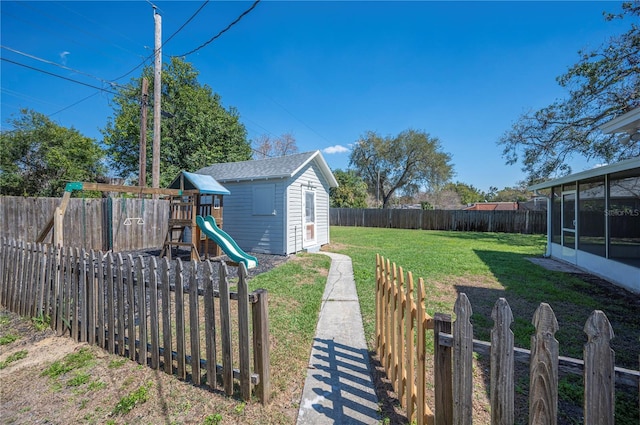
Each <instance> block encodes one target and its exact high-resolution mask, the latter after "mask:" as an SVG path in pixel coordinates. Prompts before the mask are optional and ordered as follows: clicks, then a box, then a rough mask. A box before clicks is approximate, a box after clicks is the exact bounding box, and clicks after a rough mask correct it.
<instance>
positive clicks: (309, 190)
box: [196, 151, 338, 255]
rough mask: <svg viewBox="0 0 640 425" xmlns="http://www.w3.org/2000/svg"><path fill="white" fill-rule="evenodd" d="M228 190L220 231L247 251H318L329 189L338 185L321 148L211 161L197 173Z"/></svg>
mask: <svg viewBox="0 0 640 425" xmlns="http://www.w3.org/2000/svg"><path fill="white" fill-rule="evenodd" d="M196 173H197V174H204V175H209V176H212V177H213V178H214V179H215V180H217V181H218V182H220V183H221V184H223V185H224V187H225V188H227V189H228V190H229V191H230V192H231V195H229V196H227V197H225V205H224V211H223V218H224V230H225V232H227V233H228V234H229V235H231V237H233V238H234V239H235V241H236V242H237V243H238V245H239V246H240V247H241V248H242V249H243V250H245V251H248V252H258V253H264V254H277V255H288V254H292V253H296V252H299V251H302V250H307V251H318V250H319V249H320V247H321V246H322V245H325V244H328V243H329V242H330V238H329V190H330V188H332V187H337V186H338V182H337V181H336V179H335V177H334V176H333V173H332V172H331V169H330V168H329V166H328V165H327V163H326V161H325V159H324V158H323V157H322V154H321V153H320V151H314V152H306V153H300V154H295V155H289V156H283V157H278V158H267V159H260V160H252V161H241V162H228V163H222V164H213V165H210V166H208V167H204V168H201V169H200V170H198V171H196Z"/></svg>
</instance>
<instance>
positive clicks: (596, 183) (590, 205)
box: [530, 109, 640, 293]
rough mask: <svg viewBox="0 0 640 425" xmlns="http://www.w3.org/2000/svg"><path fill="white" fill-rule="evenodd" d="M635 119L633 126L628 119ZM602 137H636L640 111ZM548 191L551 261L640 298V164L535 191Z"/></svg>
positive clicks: (624, 164)
mask: <svg viewBox="0 0 640 425" xmlns="http://www.w3.org/2000/svg"><path fill="white" fill-rule="evenodd" d="M629 116H631V117H632V118H633V117H635V122H634V121H633V120H628V119H627V120H626V121H625V120H624V119H623V118H625V117H626V118H629ZM614 121H617V122H618V123H620V124H621V126H620V127H617V128H616V127H615V126H612V125H611V124H614V122H613V121H612V122H611V123H609V124H608V125H607V126H606V128H605V126H603V128H602V129H603V131H605V132H608V133H614V132H620V131H622V132H628V133H629V134H630V136H629V137H630V138H635V137H637V136H636V134H637V131H638V130H637V129H638V127H640V109H636V110H634V111H631V112H630V113H627V114H625V115H623V116H621V117H619V119H616V120H614ZM530 189H532V190H536V191H544V192H545V194H546V195H547V196H548V199H549V201H548V202H549V206H548V209H547V211H548V212H547V253H546V254H547V256H550V257H552V258H555V259H558V260H562V261H565V262H568V263H571V264H573V265H575V266H577V267H579V268H581V269H583V270H585V271H586V272H589V273H592V274H595V275H598V276H600V277H602V278H604V279H607V280H608V281H610V282H612V283H615V284H617V285H620V286H622V287H624V288H626V289H628V290H631V291H633V292H635V293H640V158H637V157H636V158H632V159H627V160H625V161H621V162H618V163H616V164H610V165H606V166H602V167H597V168H594V169H591V170H587V171H583V172H580V173H576V174H571V175H569V176H565V177H562V178H559V179H555V180H550V181H547V182H544V183H540V184H536V185H533V186H531V187H530Z"/></svg>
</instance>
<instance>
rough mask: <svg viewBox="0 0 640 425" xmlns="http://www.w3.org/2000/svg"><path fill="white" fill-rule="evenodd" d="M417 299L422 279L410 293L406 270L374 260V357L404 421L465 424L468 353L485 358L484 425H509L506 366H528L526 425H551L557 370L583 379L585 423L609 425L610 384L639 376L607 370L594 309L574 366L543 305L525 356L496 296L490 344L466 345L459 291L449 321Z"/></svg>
mask: <svg viewBox="0 0 640 425" xmlns="http://www.w3.org/2000/svg"><path fill="white" fill-rule="evenodd" d="M425 299H426V293H425V289H424V282H423V280H422V278H421V279H419V281H418V290H417V294H415V293H414V281H413V276H412V274H411V272H409V273H407V277H406V278H405V274H404V271H403V270H402V268H401V267H397V266H396V264H395V263H390V261H389V260H388V259H385V258H384V257H382V256H380V255H377V256H376V351H377V353H378V356H379V358H380V361H381V363H382V365H383V366H384V367H385V370H386V372H387V377H388V378H389V379H390V381H391V383H392V385H393V388H394V390H395V391H396V393H397V394H398V399H399V400H400V402H401V405H402V407H404V408H405V409H406V412H407V418H408V419H409V421H410V422H413V421H416V422H417V424H438V425H439V424H451V423H456V424H471V423H472V415H473V409H472V400H473V353H474V352H478V353H482V354H485V355H487V356H489V357H490V403H491V423H492V424H513V423H514V388H515V384H514V361H519V362H524V363H528V364H529V369H530V383H529V385H530V386H529V423H531V424H553V423H557V420H558V412H557V406H558V371H559V370H562V371H564V372H568V373H577V374H582V375H583V376H584V394H585V396H584V423H585V425H595V424H613V423H614V411H615V409H614V407H615V403H614V395H615V384H616V383H617V384H624V385H629V386H631V387H635V388H636V389H637V388H638V387H639V384H640V372H639V371H636V370H629V369H625V368H620V367H615V365H614V355H615V354H614V351H613V350H612V349H611V347H610V345H609V341H610V339H611V338H612V337H613V330H612V328H611V325H610V324H609V321H608V319H607V317H606V315H605V314H604V313H603V312H602V311H599V310H595V311H594V312H593V313H592V314H591V316H590V317H589V319H588V320H587V322H586V324H585V327H584V329H585V333H586V334H587V339H588V340H587V343H586V344H585V346H584V359H583V360H580V359H573V358H569V357H562V356H559V354H558V353H559V344H558V341H557V340H556V339H555V337H554V334H555V333H556V331H557V330H558V322H557V320H556V317H555V314H554V312H553V310H552V309H551V307H550V306H549V305H548V304H546V303H541V304H540V306H539V307H538V309H537V310H536V312H535V314H534V317H533V324H534V326H535V333H534V335H532V337H531V350H526V349H522V348H517V347H514V345H513V332H512V331H511V330H510V326H511V322H512V321H513V315H512V312H511V308H510V307H509V304H508V303H507V301H506V300H505V299H504V298H500V299H498V301H497V302H496V304H495V306H494V309H493V312H492V318H493V319H494V327H493V330H492V331H491V341H490V342H486V341H479V340H476V339H473V325H472V324H471V315H472V309H471V304H470V302H469V300H468V298H467V296H466V295H465V294H464V293H460V294H458V297H457V300H456V302H455V305H454V310H453V311H454V313H455V315H456V320H455V322H453V323H452V322H451V315H449V314H442V313H436V314H434V316H433V317H430V316H428V315H427V314H426V311H425ZM430 330H433V338H434V376H433V388H434V393H435V400H434V408H433V410H432V409H430V408H429V407H428V406H427V400H426V396H425V357H426V348H425V347H426V343H425V334H426V332H427V331H430ZM414 341H416V342H415V344H414ZM414 364H415V365H417V370H415V371H414V370H413V365H414ZM454 406H455V409H454Z"/></svg>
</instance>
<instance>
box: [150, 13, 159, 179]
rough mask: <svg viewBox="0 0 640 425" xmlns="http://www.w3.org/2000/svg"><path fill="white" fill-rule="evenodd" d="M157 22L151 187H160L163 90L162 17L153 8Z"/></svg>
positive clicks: (154, 18)
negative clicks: (161, 102) (161, 99)
mask: <svg viewBox="0 0 640 425" xmlns="http://www.w3.org/2000/svg"><path fill="white" fill-rule="evenodd" d="M153 20H154V22H155V50H154V51H155V55H156V57H155V64H154V73H153V161H152V164H151V165H152V170H151V187H154V188H158V187H160V116H161V114H160V112H161V109H160V108H161V106H160V95H161V92H162V17H161V16H160V15H159V14H158V13H157V11H156V8H155V6H154V8H153Z"/></svg>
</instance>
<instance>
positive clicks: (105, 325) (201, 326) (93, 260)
mask: <svg viewBox="0 0 640 425" xmlns="http://www.w3.org/2000/svg"><path fill="white" fill-rule="evenodd" d="M174 264H175V266H174ZM218 273H219V278H218V279H217V282H216V279H215V274H214V266H213V263H212V262H210V261H206V262H191V263H190V264H189V265H188V266H186V267H185V266H183V263H182V262H181V261H180V260H179V259H177V260H175V262H173V263H170V262H169V261H168V260H167V259H166V258H164V259H161V260H160V264H158V259H157V258H156V257H148V258H146V259H144V258H142V257H137V258H135V259H134V258H133V257H132V256H131V255H127V256H126V257H123V256H122V255H121V254H118V255H114V254H112V253H108V254H106V255H105V254H103V253H102V252H100V251H90V252H87V251H85V250H79V249H71V248H62V249H61V248H54V247H52V246H50V245H49V246H47V245H43V244H31V243H24V242H16V241H13V240H9V239H7V238H1V239H0V303H1V304H2V305H3V306H4V307H6V308H7V309H9V310H11V311H13V312H15V313H18V314H20V315H23V316H31V317H43V318H49V319H50V321H51V327H52V328H53V329H54V330H56V331H57V333H58V334H59V335H63V334H67V335H70V336H71V337H72V338H73V339H74V340H76V341H80V342H87V343H89V344H93V345H98V346H100V347H103V348H104V349H106V350H107V351H108V352H110V353H113V354H118V355H121V356H126V357H129V358H130V359H132V360H137V361H138V363H140V364H144V365H149V366H150V367H151V368H153V369H162V370H164V371H165V372H166V373H168V374H173V373H175V374H176V375H177V376H178V378H180V379H187V376H189V378H190V380H191V381H192V382H193V383H194V384H196V385H200V384H202V383H204V382H206V384H207V385H208V386H209V387H210V388H212V389H217V388H218V383H219V380H220V379H221V381H222V382H221V384H222V387H223V389H224V392H225V393H226V394H227V395H232V394H233V392H234V382H235V381H238V382H239V388H240V395H241V397H242V398H243V399H244V400H247V401H248V400H250V398H251V394H252V388H253V389H254V390H255V395H256V396H257V397H258V399H259V400H260V401H261V402H262V403H266V402H267V401H268V399H269V394H270V369H269V320H268V313H267V292H266V291H265V290H257V291H254V292H252V293H249V291H248V287H247V271H246V268H245V267H244V266H243V265H241V266H240V267H239V269H238V282H237V291H235V292H231V291H230V285H229V280H228V278H227V275H228V273H227V266H226V264H224V263H221V264H220V266H219V270H218Z"/></svg>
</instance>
